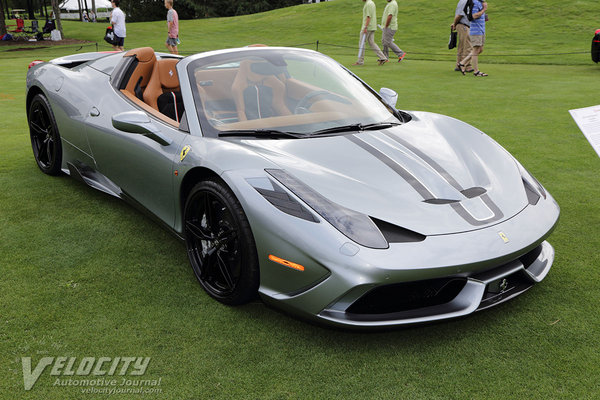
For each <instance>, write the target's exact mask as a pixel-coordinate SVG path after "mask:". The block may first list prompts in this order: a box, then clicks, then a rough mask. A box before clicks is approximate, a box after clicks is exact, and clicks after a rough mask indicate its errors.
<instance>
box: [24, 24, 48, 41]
mask: <svg viewBox="0 0 600 400" xmlns="http://www.w3.org/2000/svg"><path fill="white" fill-rule="evenodd" d="M24 32H25V33H27V34H28V35H32V36H33V37H35V38H36V39H38V40H43V39H44V36H43V34H42V33H41V32H40V27H39V24H38V21H37V19H32V20H31V26H30V27H29V29H24Z"/></svg>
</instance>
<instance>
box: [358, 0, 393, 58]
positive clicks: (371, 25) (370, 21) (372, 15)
mask: <svg viewBox="0 0 600 400" xmlns="http://www.w3.org/2000/svg"><path fill="white" fill-rule="evenodd" d="M362 1H364V2H365V5H364V6H363V20H362V29H361V31H360V42H359V43H360V45H359V50H358V60H357V61H356V62H355V63H354V64H352V65H363V64H364V63H365V42H368V43H369V46H370V47H371V50H373V51H374V52H375V54H377V62H378V63H379V65H383V64H385V63H386V62H388V59H387V57H386V56H385V55H384V54H383V53H382V52H381V49H380V48H379V46H377V44H375V31H376V30H377V10H376V8H375V3H373V0H362Z"/></svg>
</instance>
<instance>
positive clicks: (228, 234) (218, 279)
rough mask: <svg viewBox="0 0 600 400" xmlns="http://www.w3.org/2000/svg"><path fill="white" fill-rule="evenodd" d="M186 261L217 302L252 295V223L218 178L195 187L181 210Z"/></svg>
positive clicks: (234, 302) (242, 300)
mask: <svg viewBox="0 0 600 400" xmlns="http://www.w3.org/2000/svg"><path fill="white" fill-rule="evenodd" d="M183 215H184V217H183V218H184V229H185V241H186V246H187V251H188V258H189V260H190V264H191V266H192V269H193V270H194V274H195V275H196V278H197V279H198V281H199V282H200V284H201V285H202V287H203V288H204V290H205V291H206V292H207V293H208V294H209V295H210V296H212V297H213V298H215V299H216V300H218V301H220V302H221V303H224V304H228V305H238V304H244V303H247V302H249V301H250V300H252V299H253V298H255V297H256V294H257V292H258V285H259V268H258V256H257V254H256V245H255V243H254V237H253V236H252V231H251V229H250V224H249V223H248V219H247V218H246V214H245V213H244V210H243V209H242V206H241V205H240V203H239V201H238V200H237V199H236V197H235V195H234V194H233V193H232V192H231V190H230V189H229V188H228V187H227V186H225V185H224V184H223V183H221V182H220V181H217V180H212V179H209V180H206V181H203V182H200V183H198V184H196V185H195V186H194V187H193V188H192V190H191V192H190V194H189V195H188V197H187V200H186V203H185V209H184V213H183Z"/></svg>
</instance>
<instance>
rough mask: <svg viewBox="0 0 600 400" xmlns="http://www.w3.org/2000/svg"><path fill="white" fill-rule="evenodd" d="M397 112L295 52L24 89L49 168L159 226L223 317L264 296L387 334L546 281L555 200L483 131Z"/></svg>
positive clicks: (133, 59) (75, 73) (151, 56)
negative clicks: (181, 245)
mask: <svg viewBox="0 0 600 400" xmlns="http://www.w3.org/2000/svg"><path fill="white" fill-rule="evenodd" d="M396 98H397V95H396V94H395V92H394V91H393V90H390V89H386V88H383V89H382V90H381V91H380V92H377V91H375V90H373V89H372V88H371V87H369V86H368V85H367V84H366V83H365V82H363V81H361V80H360V79H359V78H358V77H357V76H355V75H354V74H353V73H352V72H350V71H349V70H347V69H346V68H344V67H343V66H341V65H340V64H338V63H337V62H336V61H334V60H332V59H331V58H329V57H326V56H324V55H322V54H320V53H318V52H314V51H310V50H304V49H295V48H272V47H262V46H255V47H246V48H239V49H228V50H221V51H211V52H206V53H200V54H196V55H192V56H188V57H184V58H181V57H176V56H172V55H168V54H162V53H156V52H154V50H152V49H151V48H139V49H134V50H131V51H128V52H120V53H109V54H105V53H88V54H79V55H73V56H68V57H63V58H59V59H55V60H52V61H49V62H38V63H32V66H31V68H30V69H29V72H28V74H27V116H28V122H29V129H30V134H31V143H32V147H33V155H34V157H35V161H36V162H37V165H38V166H39V168H40V169H41V170H42V172H44V173H46V174H49V175H57V174H67V175H70V176H72V177H73V178H75V179H78V180H80V181H82V182H84V183H86V184H87V185H89V186H91V187H93V188H96V189H98V190H101V191H103V192H106V193H108V194H110V195H113V196H116V197H119V198H121V199H123V200H126V201H128V202H130V203H131V204H133V205H135V206H136V207H138V208H140V209H142V210H144V211H146V212H147V213H148V214H150V215H151V216H153V217H155V218H156V219H157V220H158V221H159V222H160V223H161V224H162V225H164V226H165V227H166V228H167V229H169V230H170V231H172V232H173V233H174V234H175V235H176V236H177V237H178V238H180V239H181V240H184V241H185V243H186V246H187V252H188V256H189V261H190V264H191V266H192V270H193V272H194V274H195V275H196V278H197V279H198V281H199V282H200V284H201V285H202V287H203V288H204V290H205V291H206V292H207V293H208V294H209V295H210V296H212V297H213V298H215V299H216V300H218V301H220V302H223V303H225V304H230V305H236V304H242V303H246V302H248V301H250V300H252V299H253V298H255V297H256V296H257V295H258V296H260V297H261V298H262V299H263V301H265V302H267V303H270V304H273V305H275V306H276V307H278V308H281V309H284V310H287V311H289V312H292V313H294V314H296V315H299V316H303V317H306V318H308V319H312V320H314V321H319V322H321V323H324V324H329V325H334V326H341V327H348V328H369V327H388V326H398V325H404V324H414V323H423V322H429V321H436V320H442V319H447V318H455V317H460V316H464V315H467V314H470V313H472V312H474V311H478V310H482V309H485V308H488V307H491V306H494V305H497V304H499V303H502V302H504V301H506V300H509V299H511V298H513V297H515V296H517V295H519V294H521V293H523V292H524V291H526V290H527V289H529V288H530V287H531V286H532V285H534V284H535V283H537V282H540V281H541V280H542V279H544V277H545V276H546V274H547V273H548V271H549V270H550V267H551V265H552V262H553V260H554V250H553V248H552V246H550V244H549V243H548V242H546V240H545V239H546V238H547V236H548V235H550V233H551V232H552V230H553V228H554V227H555V225H556V223H557V221H558V217H559V207H558V205H557V203H556V202H555V201H554V199H553V198H552V196H550V194H549V193H548V192H547V191H546V190H545V189H544V187H543V186H542V185H541V184H540V183H539V182H538V181H537V180H536V179H535V178H534V177H533V176H532V175H531V174H530V173H529V172H528V171H527V170H526V169H525V168H523V166H522V165H521V164H520V163H519V162H518V161H517V160H516V159H515V158H513V157H512V156H511V155H510V154H509V153H508V152H507V151H506V150H505V149H503V148H502V147H501V146H500V145H498V144H497V143H496V142H495V141H494V140H492V139H491V138H490V137H488V136H487V135H485V134H484V133H482V132H481V131H479V130H478V129H476V128H474V127H472V126H470V125H468V124H466V123H464V122H461V121H458V120H456V119H453V118H450V117H446V116H443V115H438V114H432V113H427V112H413V111H401V110H398V109H397V108H396Z"/></svg>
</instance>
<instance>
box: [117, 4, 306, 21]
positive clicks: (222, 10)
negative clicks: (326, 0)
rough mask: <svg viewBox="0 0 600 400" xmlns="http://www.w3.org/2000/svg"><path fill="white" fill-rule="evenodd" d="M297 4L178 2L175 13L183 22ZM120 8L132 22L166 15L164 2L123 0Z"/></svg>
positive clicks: (157, 18)
mask: <svg viewBox="0 0 600 400" xmlns="http://www.w3.org/2000/svg"><path fill="white" fill-rule="evenodd" d="M296 4H302V0H236V1H225V0H176V2H175V9H176V10H177V14H179V18H180V19H192V18H211V17H230V16H234V15H244V14H254V13H258V12H263V11H269V10H273V9H275V8H282V7H289V6H293V5H296ZM121 8H122V9H123V11H125V13H126V14H127V20H128V21H131V22H138V21H158V20H161V19H164V18H165V15H166V11H165V6H164V0H123V1H121Z"/></svg>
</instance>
